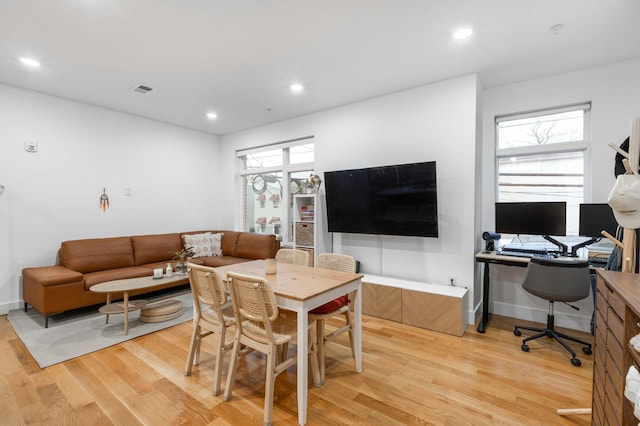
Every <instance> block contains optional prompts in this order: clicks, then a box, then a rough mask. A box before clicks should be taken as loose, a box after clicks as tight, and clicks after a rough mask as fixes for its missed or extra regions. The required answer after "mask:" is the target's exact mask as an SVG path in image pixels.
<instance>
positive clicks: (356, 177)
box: [324, 161, 438, 237]
mask: <svg viewBox="0 0 640 426" xmlns="http://www.w3.org/2000/svg"><path fill="white" fill-rule="evenodd" d="M324 185H325V191H326V202H327V225H328V231H329V232H344V233H353V234H379V235H406V236H416V237H437V236H438V202H437V198H438V197H437V188H436V162H435V161H429V162H424V163H412V164H399V165H394V166H382V167H370V168H364V169H351V170H338V171H330V172H325V173H324Z"/></svg>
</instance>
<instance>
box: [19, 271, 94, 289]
mask: <svg viewBox="0 0 640 426" xmlns="http://www.w3.org/2000/svg"><path fill="white" fill-rule="evenodd" d="M83 276H84V275H83V274H82V273H81V272H78V271H74V270H73V269H69V268H65V267H64V266H41V267H37V268H24V269H23V270H22V277H23V280H24V281H30V282H35V283H38V284H40V285H42V286H45V287H46V286H50V285H59V284H66V283H70V282H74V281H82V279H83Z"/></svg>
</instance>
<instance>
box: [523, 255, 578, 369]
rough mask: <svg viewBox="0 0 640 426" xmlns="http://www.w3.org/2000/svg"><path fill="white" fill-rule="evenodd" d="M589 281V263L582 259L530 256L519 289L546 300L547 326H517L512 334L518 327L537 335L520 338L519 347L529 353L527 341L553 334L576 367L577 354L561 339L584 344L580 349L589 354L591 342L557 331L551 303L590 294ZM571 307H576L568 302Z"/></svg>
mask: <svg viewBox="0 0 640 426" xmlns="http://www.w3.org/2000/svg"><path fill="white" fill-rule="evenodd" d="M590 287H591V281H590V278H589V262H588V261H587V260H582V259H544V258H535V257H534V258H532V259H531V261H530V262H529V265H528V266H527V273H526V275H525V277H524V282H523V283H522V288H524V289H525V290H526V291H527V292H529V293H531V294H533V295H535V296H538V297H540V298H542V299H545V300H548V301H549V313H548V314H547V326H546V328H536V327H524V326H520V325H516V326H515V329H514V330H513V334H515V335H516V336H520V335H521V332H520V330H521V329H522V330H530V331H536V332H538V333H537V334H534V335H533V336H530V337H527V338H526V339H524V340H522V346H521V348H522V350H523V351H524V352H529V345H527V342H528V341H530V340H533V339H538V338H540V337H544V336H547V337H553V338H554V339H556V340H557V341H558V342H559V343H560V344H561V345H562V346H563V347H564V348H565V349H566V350H567V351H569V353H570V354H571V364H572V365H574V366H576V367H579V366H580V365H581V364H582V363H581V362H580V360H579V359H578V358H576V353H575V352H574V351H573V349H571V348H570V347H569V345H568V344H567V343H566V342H565V341H564V340H563V339H566V340H570V341H572V342H577V343H580V344H582V345H584V347H583V348H582V352H584V353H585V354H587V355H590V354H591V343H587V342H585V341H582V340H580V339H576V338H575V337H571V336H568V335H566V334H564V333H561V332H559V331H556V330H555V328H554V324H553V323H554V316H553V303H554V302H563V303H566V304H567V305H569V304H568V303H567V302H575V301H577V300H582V299H584V298H586V297H588V296H589V289H590ZM569 306H571V307H572V308H574V309H578V308H577V307H575V306H572V305H569Z"/></svg>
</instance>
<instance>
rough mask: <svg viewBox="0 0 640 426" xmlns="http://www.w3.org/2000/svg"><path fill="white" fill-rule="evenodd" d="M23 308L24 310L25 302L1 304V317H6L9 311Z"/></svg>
mask: <svg viewBox="0 0 640 426" xmlns="http://www.w3.org/2000/svg"><path fill="white" fill-rule="evenodd" d="M22 308H24V302H23V301H22V300H18V301H15V302H6V303H0V315H6V314H8V313H9V311H12V310H14V309H22Z"/></svg>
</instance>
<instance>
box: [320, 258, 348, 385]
mask: <svg viewBox="0 0 640 426" xmlns="http://www.w3.org/2000/svg"><path fill="white" fill-rule="evenodd" d="M316 268H322V269H331V270H333V271H341V272H350V273H352V274H355V272H356V261H355V259H354V258H353V257H351V256H347V255H344V254H337V253H321V254H320V255H318V259H317V260H316ZM349 303H350V300H349V296H347V295H345V296H340V297H338V298H337V299H334V300H332V301H331V302H328V303H325V304H324V305H322V306H319V307H317V308H315V309H313V310H311V312H310V315H309V322H310V323H311V321H314V322H315V323H316V333H317V335H316V339H315V342H316V344H317V345H318V348H317V353H318V364H319V369H320V382H321V383H324V381H325V349H324V347H325V344H326V343H327V342H328V341H330V340H333V339H335V338H336V337H338V336H339V335H341V334H343V333H346V332H348V333H349V341H350V343H351V355H352V356H353V357H354V358H355V356H356V355H355V353H356V352H355V348H354V345H353V319H352V318H351V311H350V306H349ZM336 316H344V325H342V326H340V327H338V328H337V329H336V330H334V331H332V332H330V333H326V330H325V321H326V320H327V319H329V318H333V317H336Z"/></svg>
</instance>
